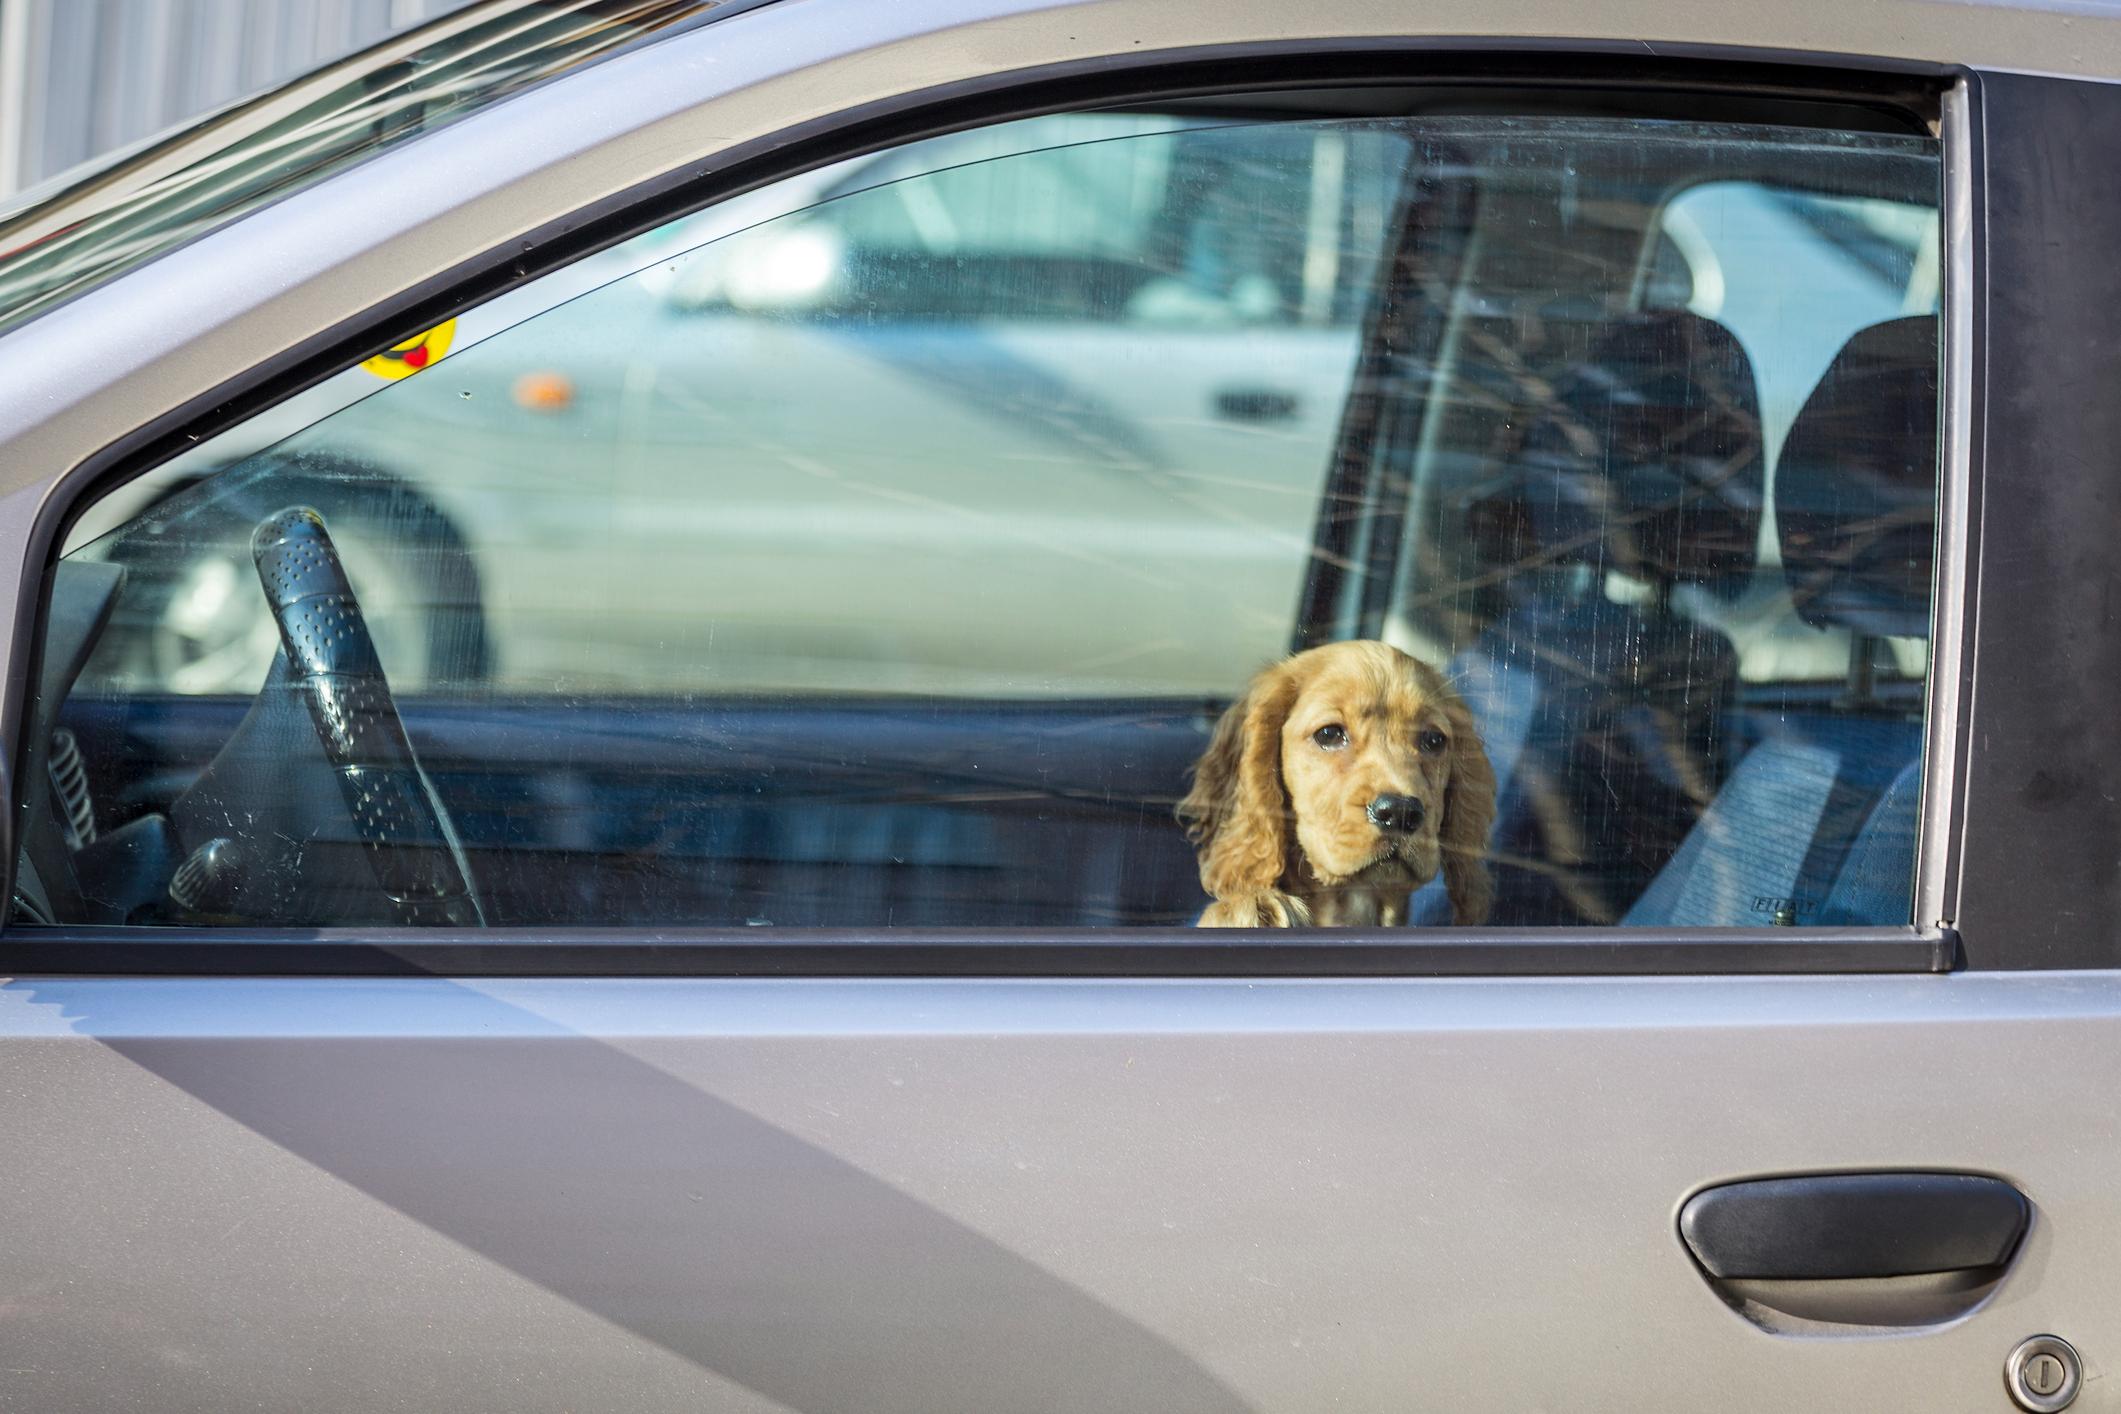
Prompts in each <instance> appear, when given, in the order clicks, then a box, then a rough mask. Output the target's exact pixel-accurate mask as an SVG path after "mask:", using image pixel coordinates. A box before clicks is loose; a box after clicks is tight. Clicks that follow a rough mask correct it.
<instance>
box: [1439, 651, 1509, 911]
mask: <svg viewBox="0 0 2121 1414" xmlns="http://www.w3.org/2000/svg"><path fill="white" fill-rule="evenodd" d="M1444 715H1445V716H1446V717H1448V718H1449V719H1450V722H1451V783H1450V785H1448V786H1446V787H1445V788H1444V793H1443V823H1442V824H1441V825H1439V826H1438V827H1437V832H1436V833H1437V842H1438V843H1439V844H1441V845H1442V846H1443V886H1444V892H1445V893H1447V894H1449V895H1450V897H1451V921H1452V922H1454V923H1456V924H1457V925H1458V926H1459V927H1461V928H1477V927H1479V926H1480V925H1481V924H1483V923H1485V922H1487V921H1488V908H1489V906H1490V905H1491V904H1493V903H1494V901H1495V885H1494V882H1493V881H1492V880H1491V879H1489V878H1488V866H1487V853H1488V832H1489V831H1490V830H1492V829H1493V828H1494V826H1495V768H1494V767H1493V766H1491V765H1489V764H1488V751H1487V748H1486V747H1485V746H1483V745H1482V744H1481V741H1480V728H1479V727H1477V726H1475V725H1474V723H1473V712H1472V709H1471V708H1469V707H1467V706H1466V704H1465V703H1464V702H1463V701H1462V700H1461V699H1460V698H1459V696H1458V694H1457V693H1455V692H1454V693H1452V694H1451V695H1450V700H1449V701H1448V703H1447V704H1446V705H1445V708H1444Z"/></svg>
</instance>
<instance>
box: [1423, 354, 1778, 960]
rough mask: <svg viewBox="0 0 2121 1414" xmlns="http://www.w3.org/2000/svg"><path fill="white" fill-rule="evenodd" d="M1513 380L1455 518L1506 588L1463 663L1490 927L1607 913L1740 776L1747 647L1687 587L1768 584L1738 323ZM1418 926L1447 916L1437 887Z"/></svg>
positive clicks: (1636, 890) (1484, 574)
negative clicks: (1475, 733) (1681, 603)
mask: <svg viewBox="0 0 2121 1414" xmlns="http://www.w3.org/2000/svg"><path fill="white" fill-rule="evenodd" d="M1511 381H1512V383H1513V384H1514V387H1513V393H1514V396H1515V400H1516V402H1517V404H1518V406H1517V408H1516V409H1515V410H1514V412H1513V415H1512V416H1511V418H1509V419H1508V420H1507V423H1506V435H1507V438H1508V440H1507V441H1505V442H1504V443H1503V444H1502V445H1501V446H1500V447H1498V448H1497V449H1496V450H1494V451H1491V452H1490V453H1489V454H1487V456H1486V457H1485V458H1484V461H1485V467H1484V470H1483V472H1482V474H1481V476H1480V477H1479V479H1478V480H1476V481H1475V482H1474V484H1472V485H1471V486H1469V487H1467V488H1465V489H1464V490H1462V491H1461V492H1459V493H1458V494H1457V496H1456V497H1454V498H1450V499H1453V500H1455V502H1456V504H1455V506H1454V505H1450V504H1448V503H1447V505H1446V516H1447V519H1446V522H1445V523H1446V524H1447V525H1455V526H1457V527H1462V530H1463V534H1464V536H1465V537H1466V540H1467V541H1468V542H1469V544H1470V546H1471V548H1472V550H1473V552H1474V563H1475V566H1476V568H1475V572H1474V577H1476V578H1480V579H1484V580H1486V581H1487V582H1489V583H1491V584H1492V585H1493V586H1494V589H1493V592H1492V595H1491V600H1490V602H1491V603H1493V604H1494V605H1495V607H1494V608H1493V609H1492V610H1490V611H1489V617H1488V621H1487V623H1486V626H1485V627H1484V628H1483V630H1482V631H1481V632H1480V633H1479V634H1478V636H1477V638H1476V639H1475V641H1474V642H1473V643H1472V645H1471V646H1470V647H1468V648H1467V649H1466V650H1465V651H1464V652H1462V653H1460V654H1459V655H1458V656H1457V657H1456V659H1455V660H1454V661H1453V662H1452V663H1451V664H1450V668H1449V672H1450V675H1451V677H1452V679H1453V681H1454V683H1455V684H1456V686H1457V687H1458V690H1459V691H1460V692H1461V693H1462V694H1463V695H1464V696H1465V697H1466V699H1467V702H1468V704H1469V705H1470V706H1471V707H1472V709H1473V711H1474V714H1475V716H1476V717H1477V718H1478V720H1479V721H1480V723H1481V726H1482V733H1483V738H1484V742H1485V744H1486V747H1487V750H1488V754H1489V758H1490V761H1491V762H1492V764H1493V766H1494V768H1495V773H1496V781H1497V787H1498V790H1497V818H1496V828H1495V833H1494V836H1493V840H1492V844H1491V849H1490V867H1491V870H1492V871H1493V872H1494V874H1495V876H1496V906H1495V911H1494V913H1493V915H1492V917H1491V920H1490V921H1492V922H1494V923H1497V924H1555V923H1565V922H1593V923H1611V922H1615V921H1617V920H1618V918H1619V916H1620V914H1621V912H1622V910H1623V909H1625V908H1626V907H1627V905H1628V903H1629V902H1630V901H1632V900H1633V899H1634V898H1635V897H1636V896H1637V895H1638V894H1640V893H1641V891H1642V890H1643V888H1644V887H1645V886H1646V885H1647V884H1648V882H1649V881H1650V879H1651V878H1652V876H1653V875H1655V873H1656V872H1657V870H1658V869H1659V868H1661V867H1662V866H1663V865H1664V864H1665V863H1666V862H1667V861H1668V860H1669V859H1670V858H1671V856H1672V854H1673V853H1674V851H1676V850H1677V849H1678V848H1679V846H1680V844H1681V842H1682V840H1684V839H1685V838H1686V836H1687V835H1688V833H1689V831H1690V829H1691V827H1692V826H1693V824H1694V822H1695V820H1696V819H1698V818H1699V817H1700V815H1701V813H1702V812H1703V811H1704V810H1705V809H1707V807H1708V805H1709V803H1710V801H1712V800H1713V799H1714V798H1715V795H1716V793H1717V790H1718V788H1719V787H1720V786H1721V785H1722V782H1723V776H1724V769H1725V759H1726V754H1727V747H1726V743H1725V741H1724V733H1725V731H1726V729H1727V723H1728V720H1729V710H1728V709H1729V706H1730V702H1731V698H1732V694H1733V691H1734V689H1735V685H1736V680H1737V655H1736V652H1735V650H1734V649H1733V647H1732V645H1731V642H1730V640H1729V638H1728V637H1727V636H1725V635H1724V634H1723V633H1722V631H1721V630H1719V629H1716V628H1714V627H1712V626H1710V625H1707V624H1704V623H1702V622H1700V621H1699V620H1698V619H1696V618H1693V617H1691V616H1690V615H1688V614H1686V613H1684V612H1681V611H1679V610H1677V609H1675V607H1674V605H1673V593H1674V591H1675V590H1676V589H1678V588H1680V587H1681V586H1692V587H1693V588H1694V589H1695V590H1696V591H1698V592H1705V593H1708V594H1712V595H1720V594H1726V593H1729V592H1731V591H1733V590H1735V589H1738V588H1742V587H1743V586H1744V585H1745V584H1747V583H1749V582H1750V580H1751V577H1752V574H1753V571H1754V565H1755V560H1756V558H1757V553H1756V546H1757V542H1758V538H1759V529H1760V518H1761V505H1762V499H1763V483H1764V458H1763V455H1762V445H1761V434H1760V408H1759V394H1758V391H1757V385H1756V383H1755V380H1754V377H1753V370H1752V364H1751V362H1750V360H1749V359H1748V358H1747V356H1746V353H1745V351H1744V349H1743V347H1742V346H1740V344H1739V343H1738V340H1737V338H1736V337H1735V336H1734V335H1733V334H1732V333H1731V332H1730V330H1728V329H1727V328H1725V327H1724V326H1722V325H1720V324H1717V323H1715V322H1714V321H1712V320H1708V319H1704V318H1701V317H1699V316H1697V315H1694V314H1689V313H1685V312H1664V313H1655V314H1642V315H1631V316H1628V317H1626V318H1623V319H1618V320H1614V321H1610V322H1607V323H1605V324H1603V325H1601V326H1599V328H1598V329H1597V330H1596V332H1595V333H1593V334H1592V335H1591V336H1590V337H1589V338H1588V339H1586V340H1585V341H1584V351H1583V353H1582V354H1581V355H1580V356H1579V357H1578V358H1576V359H1574V360H1572V361H1571V362H1570V363H1569V364H1568V365H1567V366H1566V367H1565V368H1564V369H1563V370H1562V371H1561V372H1560V373H1559V374H1558V375H1556V376H1554V377H1552V378H1549V379H1543V380H1541V379H1532V378H1527V377H1523V376H1516V377H1514V378H1513V379H1512V380H1511ZM1527 390H1529V391H1530V392H1531V393H1532V395H1533V396H1532V398H1531V399H1530V400H1529V406H1527V405H1526V402H1527V399H1526V398H1525V396H1524V394H1525V392H1526V391H1527ZM1454 512H1455V514H1454ZM1614 576H1620V577H1621V578H1620V579H1619V580H1618V581H1615V579H1614ZM1616 583H1618V584H1619V585H1621V586H1624V587H1625V588H1627V589H1629V590H1632V593H1625V594H1623V595H1619V596H1616V594H1615V593H1614V587H1615V584H1616ZM1410 919H1411V921H1413V922H1415V923H1430V924H1433V923H1442V922H1446V921H1448V919H1449V908H1448V904H1447V902H1446V901H1445V900H1444V898H1443V896H1442V891H1441V890H1440V889H1437V888H1435V887H1434V886H1433V885H1432V886H1431V887H1429V888H1426V889H1424V890H1423V891H1421V893H1420V894H1418V895H1417V896H1416V899H1415V901H1414V904H1413V906H1412V908H1411V909H1410Z"/></svg>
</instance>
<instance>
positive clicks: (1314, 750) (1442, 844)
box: [1178, 641, 1495, 926]
mask: <svg viewBox="0 0 2121 1414" xmlns="http://www.w3.org/2000/svg"><path fill="white" fill-rule="evenodd" d="M1178 815H1179V818H1180V819H1181V820H1182V821H1184V822H1185V824H1186V827H1187V837H1188V838H1190V839H1191V840H1193V841H1194V843H1195V844H1196V845H1197V846H1198V847H1199V849H1200V860H1201V864H1200V875H1201V883H1202V885H1203V886H1204V887H1205V888H1206V889H1207V891H1208V892H1209V893H1210V894H1212V895H1214V896H1215V897H1217V898H1236V897H1242V896H1245V895H1248V894H1258V893H1262V892H1266V891H1269V890H1277V889H1278V890H1283V891H1286V892H1291V893H1299V894H1309V893H1314V892H1317V891H1319V890H1322V889H1333V888H1340V887H1346V886H1375V887H1380V888H1388V889H1389V888H1399V887H1408V888H1412V887H1415V886H1419V885H1421V884H1425V883H1427V882H1428V881H1429V880H1431V879H1433V878H1435V877H1436V875H1437V873H1438V871H1439V870H1440V871H1441V872H1442V873H1443V876H1444V884H1445V888H1446V889H1447V891H1448V892H1449V894H1450V897H1451V912H1452V916H1453V918H1454V919H1455V921H1456V922H1458V923H1459V924H1460V925H1461V926H1470V925H1474V924H1478V923H1481V922H1484V921H1485V920H1486V918H1487V914H1488V903H1489V898H1490V885H1489V882H1488V875H1487V869H1486V867H1485V866H1484V865H1483V863H1482V855H1483V854H1484V853H1485V852H1486V849H1487V842H1488V829H1489V826H1490V825H1491V824H1493V822H1494V818H1495V777H1494V773H1493V772H1492V771H1491V770H1490V769H1489V767H1488V758H1487V753H1486V752H1485V751H1484V750H1483V749H1482V747H1481V744H1480V734H1479V732H1478V731H1477V730H1476V729H1475V727H1474V725H1473V714H1472V713H1471V712H1470V711H1468V710H1467V708H1466V705H1465V703H1464V702H1463V701H1461V700H1460V699H1459V696H1458V694H1457V693H1455V692H1453V691H1452V690H1451V688H1450V685H1449V684H1448V683H1446V682H1445V681H1444V680H1443V677H1442V675H1441V674H1439V673H1438V672H1437V671H1436V670H1435V669H1434V668H1431V667H1430V666H1428V665H1427V664H1426V663H1422V662H1420V661H1418V660H1416V659H1414V658H1411V657H1409V656H1407V655H1406V654H1405V653H1402V652H1400V651H1399V650H1398V649H1396V648H1393V647H1392V646H1390V645H1389V644H1385V643H1377V642H1369V641H1365V642H1356V643H1334V644H1328V645H1326V646H1325V647H1323V648H1314V649H1311V650H1310V651H1309V652H1305V653H1299V654H1297V655H1296V656H1295V657H1293V658H1289V659H1287V660H1285V661H1283V662H1281V663H1277V664H1276V665H1274V666H1273V667H1271V668H1268V669H1266V670H1265V671H1264V672H1262V673H1260V674H1259V676H1257V677H1255V678H1254V679H1253V680H1252V683H1251V685H1250V686H1249V687H1248V688H1247V689H1246V691H1245V693H1244V695H1243V696H1242V697H1240V698H1239V699H1238V700H1237V701H1236V702H1234V703H1232V704H1231V706H1230V710H1229V711H1227V712H1225V713H1224V714H1223V718H1222V721H1221V722H1220V723H1218V724H1217V726H1216V729H1215V736H1214V738H1213V740H1212V741H1210V743H1209V745H1208V750H1207V752H1206V753H1205V754H1203V755H1202V757H1201V759H1200V761H1199V763H1198V764H1197V765H1196V766H1195V767H1194V779H1193V789H1192V790H1191V791H1190V792H1189V793H1188V794H1187V796H1186V798H1185V799H1184V800H1182V801H1181V802H1179V807H1178Z"/></svg>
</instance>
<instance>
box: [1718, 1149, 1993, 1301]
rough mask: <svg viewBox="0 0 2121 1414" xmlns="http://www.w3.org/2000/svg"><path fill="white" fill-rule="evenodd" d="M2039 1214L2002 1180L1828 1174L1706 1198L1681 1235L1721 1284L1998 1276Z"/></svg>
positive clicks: (1734, 1186)
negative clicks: (1980, 1273)
mask: <svg viewBox="0 0 2121 1414" xmlns="http://www.w3.org/2000/svg"><path fill="white" fill-rule="evenodd" d="M2031 1213H2032V1205H2031V1204H2029V1203H2028V1202H2027V1201H2026V1199H2025V1195H2024V1194H2023V1193H2020V1192H2019V1191H2018V1190H2017V1189H2016V1188H2013V1187H2012V1186H2011V1185H2010V1184H2008V1183H2005V1182H2004V1181H2003V1180H2002V1179H1999V1178H1985V1177H1982V1176H1980V1175H1977V1174H1966V1173H1829V1174H1812V1175H1805V1176H1799V1177H1791V1178H1766V1179H1756V1180H1753V1181H1750V1182H1745V1183H1727V1184H1723V1185H1721V1186H1719V1187H1716V1188H1705V1189H1703V1190H1702V1191H1701V1192H1699V1193H1696V1194H1695V1195H1694V1196H1693V1197H1692V1198H1689V1199H1688V1200H1687V1201H1686V1204H1685V1206H1684V1207H1682V1208H1681V1209H1680V1211H1679V1232H1680V1236H1681V1237H1683V1238H1684V1239H1685V1240H1686V1245H1687V1247H1688V1248H1689V1249H1690V1250H1691V1251H1692V1252H1693V1254H1694V1260H1695V1261H1697V1262H1699V1263H1700V1264H1701V1269H1702V1270H1703V1271H1704V1272H1706V1273H1708V1275H1709V1276H1711V1277H1713V1278H1716V1279H1718V1280H1722V1281H1740V1280H1760V1281H1841V1280H1858V1279H1865V1278H1872V1279H1875V1278H1885V1277H1912V1276H1926V1275H1936V1274H1941V1273H1948V1272H1974V1271H1987V1270H1996V1269H2000V1268H2002V1267H2003V1266H2004V1265H2005V1264H2006V1263H2008V1262H2009V1261H2010V1259H2011V1255H2012V1254H2013V1253H2015V1252H2016V1251H2017V1250H2018V1243H2019V1240H2020V1239H2021V1238H2023V1237H2024V1236H2025V1229H2026V1224H2027V1222H2028V1221H2029V1220H2030V1218H2031Z"/></svg>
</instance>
